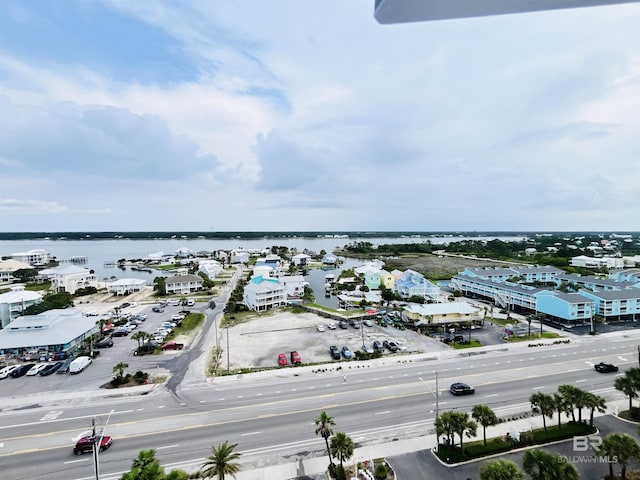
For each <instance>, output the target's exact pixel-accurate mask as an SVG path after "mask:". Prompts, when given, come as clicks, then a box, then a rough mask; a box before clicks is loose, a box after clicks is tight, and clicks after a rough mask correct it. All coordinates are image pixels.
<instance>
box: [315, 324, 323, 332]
mask: <svg viewBox="0 0 640 480" xmlns="http://www.w3.org/2000/svg"><path fill="white" fill-rule="evenodd" d="M316 329H317V330H318V331H319V332H324V325H322V324H319V325H316Z"/></svg>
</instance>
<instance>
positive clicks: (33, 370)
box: [27, 363, 47, 377]
mask: <svg viewBox="0 0 640 480" xmlns="http://www.w3.org/2000/svg"><path fill="white" fill-rule="evenodd" d="M46 366H47V363H38V364H36V365H34V366H33V367H31V368H30V369H29V371H28V372H27V376H29V377H32V376H34V375H37V374H39V373H40V372H41V371H42V369H43V368H45V367H46Z"/></svg>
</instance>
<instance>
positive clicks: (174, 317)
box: [171, 313, 184, 321]
mask: <svg viewBox="0 0 640 480" xmlns="http://www.w3.org/2000/svg"><path fill="white" fill-rule="evenodd" d="M171 320H176V321H180V320H184V315H183V314H182V313H176V314H175V315H171Z"/></svg>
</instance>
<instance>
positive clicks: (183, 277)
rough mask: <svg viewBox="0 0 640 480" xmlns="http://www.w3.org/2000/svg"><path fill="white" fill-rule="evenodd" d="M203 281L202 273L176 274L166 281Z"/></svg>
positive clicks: (166, 282)
mask: <svg viewBox="0 0 640 480" xmlns="http://www.w3.org/2000/svg"><path fill="white" fill-rule="evenodd" d="M202 281H203V279H202V277H201V276H200V275H174V276H173V277H169V278H167V279H166V280H165V281H164V283H165V284H166V285H168V284H170V283H191V282H196V283H198V282H202Z"/></svg>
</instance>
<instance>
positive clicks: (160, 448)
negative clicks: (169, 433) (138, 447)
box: [156, 443, 180, 450]
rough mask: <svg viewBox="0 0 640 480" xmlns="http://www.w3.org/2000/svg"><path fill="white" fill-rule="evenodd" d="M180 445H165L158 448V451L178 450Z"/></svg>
mask: <svg viewBox="0 0 640 480" xmlns="http://www.w3.org/2000/svg"><path fill="white" fill-rule="evenodd" d="M179 446H180V445H179V444H177V443H176V444H175V445H165V446H164V447H157V448H156V450H162V449H166V448H176V447H179Z"/></svg>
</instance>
